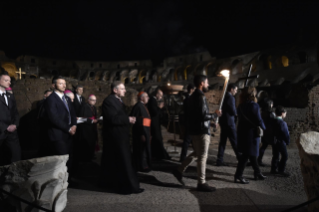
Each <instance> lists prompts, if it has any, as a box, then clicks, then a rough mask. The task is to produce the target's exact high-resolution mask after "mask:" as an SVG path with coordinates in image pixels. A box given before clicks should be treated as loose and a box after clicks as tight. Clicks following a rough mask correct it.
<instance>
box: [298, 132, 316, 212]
mask: <svg viewBox="0 0 319 212" xmlns="http://www.w3.org/2000/svg"><path fill="white" fill-rule="evenodd" d="M297 145H298V148H299V155H300V160H301V163H300V166H301V173H302V176H303V180H304V187H305V191H306V194H307V196H308V200H312V199H314V198H317V197H318V196H319V133H318V132H315V131H309V132H307V133H302V134H301V135H300V139H299V141H297ZM308 211H319V202H318V201H316V202H314V203H312V204H310V205H309V206H308Z"/></svg>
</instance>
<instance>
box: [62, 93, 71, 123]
mask: <svg viewBox="0 0 319 212" xmlns="http://www.w3.org/2000/svg"><path fill="white" fill-rule="evenodd" d="M62 101H63V103H64V106H65V107H66V109H67V110H68V112H69V124H71V114H70V110H69V106H68V102H67V101H66V99H65V96H64V95H63V96H62Z"/></svg>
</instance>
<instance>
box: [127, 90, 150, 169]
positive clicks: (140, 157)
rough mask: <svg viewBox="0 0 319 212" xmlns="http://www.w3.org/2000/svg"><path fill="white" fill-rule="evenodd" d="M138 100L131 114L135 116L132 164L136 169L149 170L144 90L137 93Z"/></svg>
mask: <svg viewBox="0 0 319 212" xmlns="http://www.w3.org/2000/svg"><path fill="white" fill-rule="evenodd" d="M138 100H139V101H138V102H137V103H136V104H135V105H134V107H133V109H132V112H131V116H134V117H136V123H135V124H134V125H133V129H132V134H133V165H134V167H135V169H136V170H137V171H140V172H150V171H151V143H150V138H151V129H150V124H151V117H150V114H149V112H148V109H147V108H146V106H145V104H147V102H148V100H149V97H148V94H147V93H145V92H143V91H142V92H140V93H139V94H138Z"/></svg>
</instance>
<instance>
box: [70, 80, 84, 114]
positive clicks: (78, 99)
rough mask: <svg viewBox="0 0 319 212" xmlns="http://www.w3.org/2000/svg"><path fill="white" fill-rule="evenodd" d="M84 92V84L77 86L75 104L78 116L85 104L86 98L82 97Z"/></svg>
mask: <svg viewBox="0 0 319 212" xmlns="http://www.w3.org/2000/svg"><path fill="white" fill-rule="evenodd" d="M82 94H83V86H82V85H78V86H76V88H75V96H74V102H73V106H74V110H75V114H76V116H77V117H80V112H81V107H82V106H83V105H85V100H84V98H83V97H82Z"/></svg>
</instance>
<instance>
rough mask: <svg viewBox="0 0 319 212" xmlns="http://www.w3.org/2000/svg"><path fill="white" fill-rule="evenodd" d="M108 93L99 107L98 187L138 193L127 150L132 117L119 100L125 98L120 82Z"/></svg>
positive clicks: (113, 85)
mask: <svg viewBox="0 0 319 212" xmlns="http://www.w3.org/2000/svg"><path fill="white" fill-rule="evenodd" d="M111 91H112V93H111V94H110V95H109V96H108V97H106V98H105V99H104V101H103V104H102V114H103V154H102V161H101V186H105V187H107V188H110V189H113V190H114V191H115V192H117V193H121V194H132V193H141V192H143V191H144V189H141V188H140V185H139V181H138V179H137V172H136V171H135V169H134V168H133V166H132V159H131V150H130V124H134V123H135V121H136V118H135V117H131V116H130V117H129V116H128V115H127V114H126V112H125V105H124V104H123V102H122V99H121V97H124V95H125V92H126V90H125V86H124V84H123V83H122V82H113V83H112V85H111Z"/></svg>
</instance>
